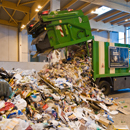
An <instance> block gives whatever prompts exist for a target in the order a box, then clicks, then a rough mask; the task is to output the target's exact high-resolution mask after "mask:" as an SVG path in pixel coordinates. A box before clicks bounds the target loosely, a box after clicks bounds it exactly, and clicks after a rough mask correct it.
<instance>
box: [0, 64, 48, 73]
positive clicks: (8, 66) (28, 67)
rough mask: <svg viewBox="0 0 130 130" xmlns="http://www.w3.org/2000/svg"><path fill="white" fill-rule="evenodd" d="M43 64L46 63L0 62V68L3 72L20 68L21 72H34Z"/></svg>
mask: <svg viewBox="0 0 130 130" xmlns="http://www.w3.org/2000/svg"><path fill="white" fill-rule="evenodd" d="M45 64H47V62H0V67H3V68H4V69H5V70H12V68H15V69H18V68H20V69H23V70H31V69H35V70H36V71H40V70H41V69H42V68H43V66H44V65H45Z"/></svg>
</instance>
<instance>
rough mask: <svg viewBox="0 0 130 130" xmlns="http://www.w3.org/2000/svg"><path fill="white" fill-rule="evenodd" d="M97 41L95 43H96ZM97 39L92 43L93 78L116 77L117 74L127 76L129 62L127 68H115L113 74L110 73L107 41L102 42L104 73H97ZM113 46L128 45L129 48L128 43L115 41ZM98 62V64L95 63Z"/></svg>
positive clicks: (108, 44)
mask: <svg viewBox="0 0 130 130" xmlns="http://www.w3.org/2000/svg"><path fill="white" fill-rule="evenodd" d="M96 43H97V44H96ZM98 43H99V42H97V41H94V43H93V70H94V74H93V78H94V80H96V79H97V78H104V77H117V76H129V75H130V73H129V71H130V63H129V68H115V74H110V68H109V65H108V58H109V56H108V47H109V46H110V43H109V42H105V43H104V49H105V74H99V51H98V50H99V46H98ZM115 46H119V47H128V48H129V50H130V45H128V44H120V43H115ZM97 64H98V65H97Z"/></svg>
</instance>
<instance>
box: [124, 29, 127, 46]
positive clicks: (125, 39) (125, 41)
mask: <svg viewBox="0 0 130 130" xmlns="http://www.w3.org/2000/svg"><path fill="white" fill-rule="evenodd" d="M124 29H125V32H124V44H127V38H126V36H127V35H126V33H127V32H126V27H124Z"/></svg>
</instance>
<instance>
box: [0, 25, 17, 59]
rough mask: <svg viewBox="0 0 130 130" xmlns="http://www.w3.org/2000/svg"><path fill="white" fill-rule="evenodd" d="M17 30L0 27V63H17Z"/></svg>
mask: <svg viewBox="0 0 130 130" xmlns="http://www.w3.org/2000/svg"><path fill="white" fill-rule="evenodd" d="M17 44H18V40H17V28H15V27H10V26H5V25H0V61H18V46H17Z"/></svg>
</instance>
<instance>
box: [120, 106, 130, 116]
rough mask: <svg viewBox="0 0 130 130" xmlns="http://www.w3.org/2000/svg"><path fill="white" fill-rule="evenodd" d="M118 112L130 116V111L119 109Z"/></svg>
mask: <svg viewBox="0 0 130 130" xmlns="http://www.w3.org/2000/svg"><path fill="white" fill-rule="evenodd" d="M118 111H120V112H122V113H124V114H125V115H129V114H130V112H128V111H126V110H124V109H122V108H118Z"/></svg>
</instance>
